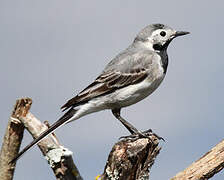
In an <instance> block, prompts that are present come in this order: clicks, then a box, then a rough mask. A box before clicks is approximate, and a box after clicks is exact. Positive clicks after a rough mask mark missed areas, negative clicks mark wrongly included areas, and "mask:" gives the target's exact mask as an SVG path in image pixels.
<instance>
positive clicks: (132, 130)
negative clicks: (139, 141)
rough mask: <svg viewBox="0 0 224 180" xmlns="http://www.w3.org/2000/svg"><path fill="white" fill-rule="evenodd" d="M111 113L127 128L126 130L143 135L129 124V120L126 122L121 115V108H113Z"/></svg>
mask: <svg viewBox="0 0 224 180" xmlns="http://www.w3.org/2000/svg"><path fill="white" fill-rule="evenodd" d="M112 113H113V115H114V116H115V117H116V118H117V119H118V120H119V121H120V122H121V123H122V124H123V125H124V126H125V127H126V128H127V129H128V131H129V132H130V133H131V134H136V135H139V136H141V137H143V136H144V135H143V134H142V133H141V132H140V131H138V130H137V129H136V128H135V127H134V126H133V125H131V124H130V123H129V122H127V121H126V120H125V119H124V118H122V117H121V115H120V114H121V109H113V110H112Z"/></svg>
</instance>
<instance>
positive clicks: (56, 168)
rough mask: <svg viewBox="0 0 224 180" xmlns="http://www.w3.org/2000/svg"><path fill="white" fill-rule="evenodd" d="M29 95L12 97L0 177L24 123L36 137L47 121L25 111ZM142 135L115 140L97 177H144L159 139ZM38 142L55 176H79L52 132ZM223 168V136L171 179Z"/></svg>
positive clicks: (202, 178)
mask: <svg viewBox="0 0 224 180" xmlns="http://www.w3.org/2000/svg"><path fill="white" fill-rule="evenodd" d="M31 104H32V100H31V99H30V98H23V99H19V100H17V101H16V105H15V107H14V110H13V112H12V115H11V117H10V119H9V123H8V126H7V129H6V133H5V136H4V141H3V144H2V148H1V152H0V179H1V180H12V178H13V173H14V169H15V163H13V164H10V163H9V162H10V161H11V160H12V159H13V158H14V157H15V156H16V154H17V153H18V151H19V147H20V144H21V141H22V138H23V131H24V126H25V128H26V129H27V130H28V131H29V132H30V134H31V135H32V136H33V138H36V137H38V136H39V135H40V134H41V133H42V132H43V131H45V130H46V129H47V128H48V127H49V124H48V123H47V122H44V123H41V122H40V121H39V120H38V119H37V118H36V117H34V115H33V114H31V113H30V112H29V110H30V107H31ZM144 135H145V136H146V137H144V138H139V137H136V136H132V137H130V136H129V137H125V138H123V139H122V140H120V141H119V142H117V143H116V144H115V145H114V146H113V148H112V150H111V152H110V154H109V157H108V160H107V163H106V166H105V169H104V173H103V174H102V175H101V176H100V177H97V178H96V179H98V180H100V179H101V180H148V179H149V174H150V169H151V167H152V165H153V164H154V161H155V158H156V157H157V155H158V154H159V152H160V150H161V148H160V147H159V146H158V145H159V139H158V137H157V136H156V135H154V134H152V133H151V132H149V131H148V132H144ZM38 146H39V148H40V150H41V152H42V154H43V155H44V157H45V158H46V159H47V161H48V163H49V165H50V167H51V168H52V170H53V172H54V174H55V176H56V179H57V180H71V179H73V180H82V177H81V176H80V174H79V171H78V169H77V167H76V166H75V164H74V162H73V159H72V152H71V151H69V150H68V149H66V148H64V147H63V146H62V145H60V143H59V141H58V139H57V138H56V136H55V134H51V135H49V136H47V137H46V138H45V139H43V140H42V141H41V142H40V143H38ZM223 168H224V140H223V141H221V142H220V143H219V144H217V145H216V146H215V147H214V148H212V149H211V150H210V151H209V152H207V153H206V154H205V155H204V156H202V157H201V158H200V159H198V160H197V161H195V162H194V163H193V164H191V165H190V166H189V167H188V168H186V169H185V170H184V171H182V172H179V173H178V174H177V175H176V176H175V177H173V178H172V179H171V180H207V179H209V178H211V177H212V176H214V174H216V173H218V172H219V171H221V170H222V169H223Z"/></svg>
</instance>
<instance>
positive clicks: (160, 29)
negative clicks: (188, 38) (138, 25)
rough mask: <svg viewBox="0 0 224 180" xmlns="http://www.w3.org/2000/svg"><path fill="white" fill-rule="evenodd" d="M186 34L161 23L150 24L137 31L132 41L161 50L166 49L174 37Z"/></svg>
mask: <svg viewBox="0 0 224 180" xmlns="http://www.w3.org/2000/svg"><path fill="white" fill-rule="evenodd" d="M186 34H189V32H186V31H176V30H174V29H172V28H170V27H168V26H166V25H163V24H151V25H148V26H146V27H145V28H144V29H142V30H141V31H140V32H139V33H138V35H137V37H136V38H135V40H134V43H137V44H139V43H140V44H141V45H143V46H144V47H146V48H148V49H151V50H156V51H161V50H166V49H167V47H168V45H169V43H170V42H171V41H172V40H173V39H174V38H176V37H178V36H182V35H186Z"/></svg>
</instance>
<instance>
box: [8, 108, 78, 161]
mask: <svg viewBox="0 0 224 180" xmlns="http://www.w3.org/2000/svg"><path fill="white" fill-rule="evenodd" d="M76 111H77V110H76V109H73V108H71V109H70V110H69V111H68V112H66V113H65V114H64V115H63V116H62V117H61V118H60V119H59V120H58V121H56V122H55V123H54V124H52V125H51V127H50V128H49V129H47V130H46V131H44V132H43V133H41V134H40V136H39V137H37V138H36V139H34V140H33V141H32V142H31V143H30V144H28V145H27V146H26V147H25V148H24V149H23V150H22V151H21V152H19V153H18V154H17V156H16V157H15V158H14V159H12V160H11V161H10V163H14V162H16V161H17V160H18V159H19V158H20V157H21V156H22V155H23V154H24V153H25V152H26V151H28V150H29V149H30V148H31V147H33V146H34V145H36V144H37V143H39V142H40V141H41V140H42V139H43V138H45V137H46V136H47V135H49V134H51V133H52V132H54V131H55V130H56V129H57V128H59V127H60V126H62V125H63V124H65V123H66V122H67V121H68V120H69V119H71V118H72V117H73V116H74V114H75V113H76Z"/></svg>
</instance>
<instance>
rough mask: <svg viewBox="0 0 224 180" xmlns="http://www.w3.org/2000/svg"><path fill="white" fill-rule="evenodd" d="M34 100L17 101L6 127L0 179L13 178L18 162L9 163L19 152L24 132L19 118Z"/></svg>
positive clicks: (10, 179) (1, 154) (0, 164)
mask: <svg viewBox="0 0 224 180" xmlns="http://www.w3.org/2000/svg"><path fill="white" fill-rule="evenodd" d="M31 104H32V100H31V99H29V98H25V99H19V100H17V101H16V104H15V106H14V109H13V111H12V114H11V116H10V118H9V122H8V126H7V128H6V132H5V136H4V139H3V144H2V147H1V152H0V179H1V180H12V179H13V174H14V170H15V166H16V163H9V162H10V161H11V160H12V159H13V157H15V155H16V154H17V153H18V151H19V148H20V145H21V142H22V138H23V132H24V126H23V124H22V123H21V122H20V121H19V120H18V119H17V117H19V116H26V114H27V112H28V110H29V106H30V105H31Z"/></svg>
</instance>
